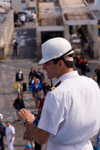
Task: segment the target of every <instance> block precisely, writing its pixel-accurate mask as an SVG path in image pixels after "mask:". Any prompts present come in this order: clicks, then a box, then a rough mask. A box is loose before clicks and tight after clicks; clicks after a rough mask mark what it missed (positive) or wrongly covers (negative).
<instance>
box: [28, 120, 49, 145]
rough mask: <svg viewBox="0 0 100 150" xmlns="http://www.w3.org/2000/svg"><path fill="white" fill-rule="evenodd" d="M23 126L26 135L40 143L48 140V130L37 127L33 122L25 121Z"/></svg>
mask: <svg viewBox="0 0 100 150" xmlns="http://www.w3.org/2000/svg"><path fill="white" fill-rule="evenodd" d="M25 127H26V131H27V133H28V137H29V138H30V139H34V140H35V141H36V142H37V143H39V144H40V145H43V144H44V143H46V142H47V141H48V138H49V136H50V133H49V132H47V131H44V130H42V129H39V128H38V127H37V126H36V125H35V124H33V123H27V124H26V125H25ZM26 138H27V137H26Z"/></svg>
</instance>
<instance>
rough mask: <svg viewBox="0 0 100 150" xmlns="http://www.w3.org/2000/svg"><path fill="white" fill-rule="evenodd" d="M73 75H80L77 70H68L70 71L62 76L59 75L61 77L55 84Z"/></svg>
mask: <svg viewBox="0 0 100 150" xmlns="http://www.w3.org/2000/svg"><path fill="white" fill-rule="evenodd" d="M72 76H78V72H77V71H72V72H68V73H65V74H63V75H62V76H60V77H59V79H58V80H57V81H56V83H55V84H57V83H58V82H59V81H61V82H63V81H64V80H65V79H68V78H70V77H72ZM55 84H54V85H55Z"/></svg>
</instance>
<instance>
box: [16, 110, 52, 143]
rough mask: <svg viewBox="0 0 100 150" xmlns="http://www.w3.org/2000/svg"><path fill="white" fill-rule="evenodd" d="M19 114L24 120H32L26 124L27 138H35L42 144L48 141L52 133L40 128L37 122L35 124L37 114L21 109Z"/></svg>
mask: <svg viewBox="0 0 100 150" xmlns="http://www.w3.org/2000/svg"><path fill="white" fill-rule="evenodd" d="M18 115H19V117H20V119H21V120H22V121H24V120H26V119H28V120H30V122H28V123H26V124H25V127H26V133H27V134H26V136H25V139H29V140H31V139H34V140H35V141H36V142H37V143H39V144H41V145H42V144H44V143H46V142H47V141H48V138H49V136H50V133H49V132H47V131H45V130H42V129H39V128H38V127H37V126H36V125H35V124H33V121H34V120H35V116H34V115H33V114H31V112H30V111H29V110H25V109H21V110H20V111H19V112H18Z"/></svg>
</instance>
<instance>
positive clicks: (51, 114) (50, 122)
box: [38, 92, 64, 135]
mask: <svg viewBox="0 0 100 150" xmlns="http://www.w3.org/2000/svg"><path fill="white" fill-rule="evenodd" d="M56 95H57V96H56ZM56 95H54V94H51V92H49V93H48V95H47V97H46V99H45V103H44V106H43V109H42V114H41V118H40V121H39V125H38V128H41V129H43V130H45V131H47V132H49V133H51V134H53V135H56V133H57V131H58V128H59V125H60V123H61V122H62V121H63V120H64V109H63V107H64V105H62V103H63V102H62V103H61V94H60V93H57V94H56Z"/></svg>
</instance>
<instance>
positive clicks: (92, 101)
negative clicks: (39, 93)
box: [38, 71, 100, 145]
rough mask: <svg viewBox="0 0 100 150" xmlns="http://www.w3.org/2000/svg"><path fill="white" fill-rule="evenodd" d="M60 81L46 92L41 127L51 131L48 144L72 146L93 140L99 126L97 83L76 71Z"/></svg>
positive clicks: (99, 113)
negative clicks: (91, 138)
mask: <svg viewBox="0 0 100 150" xmlns="http://www.w3.org/2000/svg"><path fill="white" fill-rule="evenodd" d="M58 81H61V84H60V85H59V86H58V87H56V88H55V89H54V90H52V91H50V92H48V94H47V97H46V99H45V103H44V107H43V110H42V115H41V118H40V121H39V125H38V128H41V129H43V130H45V131H48V132H49V133H51V135H50V137H49V140H48V143H49V144H61V145H70V144H75V143H79V142H83V141H86V140H88V139H90V137H92V136H94V135H95V134H96V133H97V132H98V130H99V128H100V90H99V87H98V85H97V83H96V82H95V81H93V80H92V79H90V78H88V77H85V76H79V75H78V73H77V71H73V72H70V73H66V74H64V75H63V76H61V77H60V78H59V79H58ZM58 81H57V82H58Z"/></svg>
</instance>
